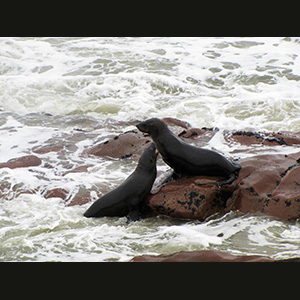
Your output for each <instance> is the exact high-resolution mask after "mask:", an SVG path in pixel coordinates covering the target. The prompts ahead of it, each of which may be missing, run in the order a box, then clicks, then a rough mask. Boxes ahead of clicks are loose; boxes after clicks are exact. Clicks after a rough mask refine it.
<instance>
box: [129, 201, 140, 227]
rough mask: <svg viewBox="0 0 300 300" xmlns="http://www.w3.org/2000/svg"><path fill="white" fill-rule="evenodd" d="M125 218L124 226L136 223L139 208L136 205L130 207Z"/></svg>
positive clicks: (138, 216) (138, 217)
mask: <svg viewBox="0 0 300 300" xmlns="http://www.w3.org/2000/svg"><path fill="white" fill-rule="evenodd" d="M126 218H127V221H126V224H130V223H132V222H135V221H138V220H139V219H140V215H139V206H138V205H130V206H129V213H128V215H127V216H126Z"/></svg>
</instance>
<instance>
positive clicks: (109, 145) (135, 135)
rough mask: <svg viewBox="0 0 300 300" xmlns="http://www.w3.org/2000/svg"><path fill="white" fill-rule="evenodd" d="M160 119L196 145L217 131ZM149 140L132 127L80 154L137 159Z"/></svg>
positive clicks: (184, 138) (170, 119) (169, 119)
mask: <svg viewBox="0 0 300 300" xmlns="http://www.w3.org/2000/svg"><path fill="white" fill-rule="evenodd" d="M162 120H163V121H164V122H165V123H166V124H167V125H169V126H170V127H171V130H172V131H173V132H174V133H175V134H177V135H178V136H179V137H180V138H182V139H183V140H185V141H187V142H189V141H190V142H192V143H193V144H194V145H197V146H203V145H204V144H206V143H207V142H208V141H209V140H210V139H211V138H212V137H213V136H214V135H215V133H216V132H217V131H218V130H217V129H212V128H205V127H203V128H202V129H199V128H191V125H190V124H189V123H187V122H185V121H181V120H178V119H175V118H163V119H162ZM137 123H138V122H136V124H137ZM182 129H184V130H182ZM150 142H152V140H151V138H150V136H149V135H148V134H144V133H142V132H140V131H139V130H136V129H134V130H131V131H127V132H124V133H122V134H120V135H116V136H114V137H113V138H110V139H109V140H107V141H105V142H103V143H100V144H97V145H95V146H93V147H91V148H89V149H86V150H84V151H83V152H82V153H81V156H90V155H95V156H100V157H103V156H104V157H105V156H108V157H113V158H120V159H123V158H135V159H138V158H139V156H140V155H141V154H142V153H143V152H144V150H145V148H146V147H148V145H149V144H148V143H150Z"/></svg>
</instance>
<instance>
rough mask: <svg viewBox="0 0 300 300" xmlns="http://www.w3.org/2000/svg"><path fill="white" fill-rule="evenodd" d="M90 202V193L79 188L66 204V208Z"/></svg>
mask: <svg viewBox="0 0 300 300" xmlns="http://www.w3.org/2000/svg"><path fill="white" fill-rule="evenodd" d="M90 201H91V193H90V191H89V190H87V189H85V188H83V187H80V188H79V191H78V192H77V193H76V195H75V196H74V197H73V198H72V199H71V200H70V201H69V202H68V204H67V205H66V206H73V205H83V204H86V203H88V202H90Z"/></svg>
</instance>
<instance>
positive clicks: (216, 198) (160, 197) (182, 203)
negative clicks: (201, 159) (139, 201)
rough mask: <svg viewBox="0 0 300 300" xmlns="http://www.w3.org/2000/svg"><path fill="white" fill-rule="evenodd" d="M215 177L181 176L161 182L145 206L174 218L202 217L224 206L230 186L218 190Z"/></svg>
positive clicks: (156, 212) (154, 211)
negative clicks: (158, 188) (156, 191)
mask: <svg viewBox="0 0 300 300" xmlns="http://www.w3.org/2000/svg"><path fill="white" fill-rule="evenodd" d="M220 179H221V178H219V177H210V178H207V177H204V176H196V177H182V178H180V179H179V180H176V181H173V182H170V183H167V184H165V185H164V186H163V187H161V189H160V190H159V192H158V193H156V194H154V195H150V196H149V197H148V199H147V200H146V204H147V206H148V207H149V208H150V210H151V211H152V212H153V214H155V215H159V214H165V215H168V216H171V217H176V218H186V219H198V220H204V219H206V218H207V217H209V216H210V215H212V214H215V213H217V212H221V211H223V210H224V208H225V207H226V200H227V199H228V197H229V196H230V195H231V194H232V192H233V189H234V185H227V186H225V187H224V188H222V189H220V188H218V186H217V185H216V182H217V181H218V180H220Z"/></svg>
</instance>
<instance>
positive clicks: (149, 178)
mask: <svg viewBox="0 0 300 300" xmlns="http://www.w3.org/2000/svg"><path fill="white" fill-rule="evenodd" d="M157 155H158V152H157V151H156V148H155V145H154V143H151V145H150V146H149V147H148V148H146V149H145V150H144V152H143V154H142V156H141V157H140V159H139V162H138V166H137V167H136V169H135V170H134V172H133V173H132V174H131V175H130V176H129V177H128V178H127V179H126V180H125V181H124V182H123V183H122V184H121V185H119V186H118V187H117V188H116V189H114V190H112V191H111V192H109V193H107V194H105V195H104V196H102V197H101V198H99V199H98V200H96V201H95V202H94V203H93V204H92V205H91V206H90V207H89V209H88V210H87V211H86V212H85V213H84V216H85V217H87V218H90V217H97V218H99V217H104V216H110V217H112V216H118V217H124V216H127V223H129V222H131V221H136V220H138V219H139V204H140V203H141V202H142V201H143V200H145V198H146V197H147V196H148V195H149V193H150V190H151V188H152V185H153V182H154V180H155V178H156V159H157Z"/></svg>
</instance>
